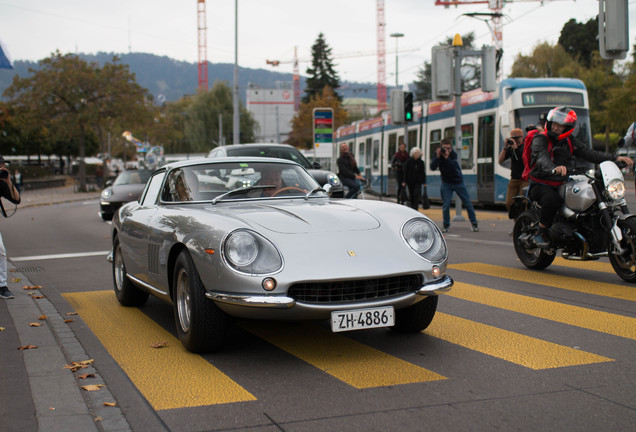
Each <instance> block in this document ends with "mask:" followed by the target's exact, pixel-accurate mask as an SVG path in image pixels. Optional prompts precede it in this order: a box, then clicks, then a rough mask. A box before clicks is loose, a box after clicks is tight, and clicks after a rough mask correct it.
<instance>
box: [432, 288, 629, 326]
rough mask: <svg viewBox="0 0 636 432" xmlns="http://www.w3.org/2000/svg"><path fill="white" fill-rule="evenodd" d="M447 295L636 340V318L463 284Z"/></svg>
mask: <svg viewBox="0 0 636 432" xmlns="http://www.w3.org/2000/svg"><path fill="white" fill-rule="evenodd" d="M445 295H449V296H452V297H456V298H460V299H462V300H468V301H471V302H475V303H480V304H485V305H488V306H493V307H496V308H500V309H506V310H509V311H513V312H519V313H522V314H525V315H531V316H534V317H538V318H544V319H547V320H550V321H556V322H560V323H563V324H568V325H573V326H576V327H581V328H585V329H588V330H594V331H598V332H602V333H607V334H611V335H615V336H620V337H624V338H628V339H636V318H631V317H627V316H622V315H616V314H612V313H608V312H601V311H597V310H593V309H587V308H582V307H579V306H571V305H567V304H564V303H558V302H553V301H548V300H542V299H537V298H533V297H529V296H524V295H520V294H512V293H507V292H504V291H499V290H496V289H492V288H485V287H481V286H478V285H472V284H467V283H463V282H455V285H453V289H452V290H451V291H449V292H448V293H446V294H445ZM435 319H437V317H436V318H435ZM433 322H435V320H433Z"/></svg>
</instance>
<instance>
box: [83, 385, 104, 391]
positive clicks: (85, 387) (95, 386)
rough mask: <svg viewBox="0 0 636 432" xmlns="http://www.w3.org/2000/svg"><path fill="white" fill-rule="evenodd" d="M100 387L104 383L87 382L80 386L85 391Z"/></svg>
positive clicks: (95, 389)
mask: <svg viewBox="0 0 636 432" xmlns="http://www.w3.org/2000/svg"><path fill="white" fill-rule="evenodd" d="M101 387H104V384H89V385H85V386H82V388H83V389H84V390H86V391H98V390H99V389H100V388H101Z"/></svg>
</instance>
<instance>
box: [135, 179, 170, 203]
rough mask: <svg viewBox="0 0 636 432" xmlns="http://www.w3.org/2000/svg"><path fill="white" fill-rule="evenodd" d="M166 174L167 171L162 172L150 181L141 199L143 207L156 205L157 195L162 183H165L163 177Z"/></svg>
mask: <svg viewBox="0 0 636 432" xmlns="http://www.w3.org/2000/svg"><path fill="white" fill-rule="evenodd" d="M165 175H166V173H165V172H160V173H158V174H155V175H154V176H152V178H151V179H150V181H149V182H148V186H146V193H145V194H144V195H143V198H142V201H141V205H142V207H151V206H153V205H155V203H156V202H157V195H158V194H159V191H160V190H161V183H163V178H164V176H165Z"/></svg>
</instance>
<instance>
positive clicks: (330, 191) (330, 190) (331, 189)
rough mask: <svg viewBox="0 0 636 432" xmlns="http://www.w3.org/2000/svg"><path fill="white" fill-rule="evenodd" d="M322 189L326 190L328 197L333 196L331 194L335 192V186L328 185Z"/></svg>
mask: <svg viewBox="0 0 636 432" xmlns="http://www.w3.org/2000/svg"><path fill="white" fill-rule="evenodd" d="M322 188H323V189H324V190H325V192H327V195H329V196H331V193H332V192H333V186H331V185H330V184H329V183H327V184H326V185H324V186H323V187H322Z"/></svg>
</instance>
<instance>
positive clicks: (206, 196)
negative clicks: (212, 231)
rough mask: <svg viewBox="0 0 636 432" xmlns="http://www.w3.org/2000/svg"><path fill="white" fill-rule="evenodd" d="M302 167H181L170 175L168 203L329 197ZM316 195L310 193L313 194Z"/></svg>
mask: <svg viewBox="0 0 636 432" xmlns="http://www.w3.org/2000/svg"><path fill="white" fill-rule="evenodd" d="M318 188H320V186H319V185H318V183H316V181H315V180H314V179H313V177H311V176H310V175H309V174H308V173H307V172H306V171H305V170H304V169H302V168H301V167H300V166H298V165H294V164H286V163H271V162H223V163H210V164H199V165H192V166H185V167H179V168H175V169H173V170H171V171H170V172H169V173H168V176H167V179H166V181H165V183H164V187H163V190H162V191H161V200H162V201H164V202H191V201H212V200H213V201H214V202H215V203H216V202H218V201H221V200H247V199H271V198H289V197H302V198H305V197H308V196H325V193H324V192H315V190H316V189H318ZM312 191H313V193H310V192H312Z"/></svg>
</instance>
